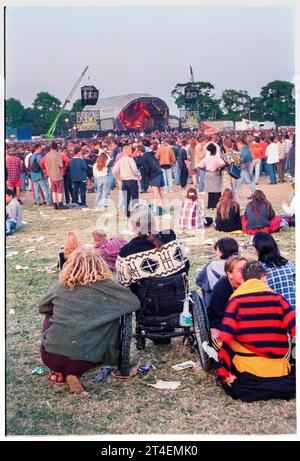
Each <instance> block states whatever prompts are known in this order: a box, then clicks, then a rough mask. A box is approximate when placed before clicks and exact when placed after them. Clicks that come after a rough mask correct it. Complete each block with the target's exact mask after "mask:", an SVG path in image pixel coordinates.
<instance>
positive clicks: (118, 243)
mask: <svg viewBox="0 0 300 461" xmlns="http://www.w3.org/2000/svg"><path fill="white" fill-rule="evenodd" d="M93 239H94V248H95V250H96V252H97V253H98V255H99V256H100V257H101V258H102V259H104V261H105V262H106V264H107V265H108V267H109V269H110V270H111V271H112V272H115V270H116V260H117V257H118V256H119V253H120V251H121V249H122V248H123V246H124V245H126V243H127V241H126V240H124V239H122V238H120V237H117V236H115V237H112V238H111V239H108V238H107V234H106V232H105V230H103V229H95V230H94V231H93Z"/></svg>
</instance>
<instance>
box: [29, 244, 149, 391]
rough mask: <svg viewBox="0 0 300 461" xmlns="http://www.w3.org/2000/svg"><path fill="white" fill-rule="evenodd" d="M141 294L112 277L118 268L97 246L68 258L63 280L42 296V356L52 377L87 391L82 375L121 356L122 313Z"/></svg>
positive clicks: (131, 307)
mask: <svg viewBox="0 0 300 461" xmlns="http://www.w3.org/2000/svg"><path fill="white" fill-rule="evenodd" d="M139 307H140V303H139V300H138V298H137V297H136V296H135V295H134V294H133V293H132V292H131V290H129V289H128V288H125V287H122V286H121V285H119V284H118V283H117V282H115V281H113V280H112V273H111V271H110V270H109V268H108V266H107V265H106V263H105V262H104V261H103V259H101V258H100V256H99V255H98V254H97V253H96V251H95V249H94V248H91V247H83V246H81V247H79V248H77V249H76V250H74V251H73V252H72V253H71V254H70V255H69V256H68V259H67V260H66V262H65V264H64V266H63V269H62V271H61V272H60V277H59V283H56V284H55V285H54V286H53V287H52V288H50V289H49V291H48V292H47V294H46V295H45V296H44V297H43V299H42V300H41V301H40V303H39V306H38V309H39V313H40V314H46V315H45V319H44V326H43V334H42V344H41V358H42V361H43V363H44V364H45V365H46V366H47V367H48V368H49V369H50V370H51V372H50V375H49V380H50V381H53V382H56V383H58V384H59V383H62V382H64V381H66V382H67V384H68V386H69V389H70V392H73V393H82V392H84V389H83V387H82V385H81V383H80V377H81V375H82V374H83V373H85V372H86V371H88V370H89V369H90V368H91V367H93V366H94V365H95V364H96V363H104V364H110V365H111V364H115V363H117V362H118V359H119V354H120V350H119V328H120V318H121V317H122V316H123V315H125V314H128V313H130V312H133V311H136V310H138V309H139Z"/></svg>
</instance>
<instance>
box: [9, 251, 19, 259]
mask: <svg viewBox="0 0 300 461" xmlns="http://www.w3.org/2000/svg"><path fill="white" fill-rule="evenodd" d="M18 254H19V252H18V251H10V252H9V253H7V255H6V257H7V258H11V257H12V256H15V255H18Z"/></svg>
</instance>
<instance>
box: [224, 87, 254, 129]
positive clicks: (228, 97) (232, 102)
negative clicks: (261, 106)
mask: <svg viewBox="0 0 300 461" xmlns="http://www.w3.org/2000/svg"><path fill="white" fill-rule="evenodd" d="M250 101H251V98H250V96H249V94H248V92H247V91H245V90H232V89H231V90H224V91H223V93H222V103H223V107H224V109H225V114H224V117H225V118H226V119H227V120H232V121H234V122H236V121H237V120H241V119H242V118H243V117H245V118H249V111H250Z"/></svg>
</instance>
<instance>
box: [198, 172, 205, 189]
mask: <svg viewBox="0 0 300 461" xmlns="http://www.w3.org/2000/svg"><path fill="white" fill-rule="evenodd" d="M204 187H205V170H199V185H198V191H199V192H203V191H204Z"/></svg>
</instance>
